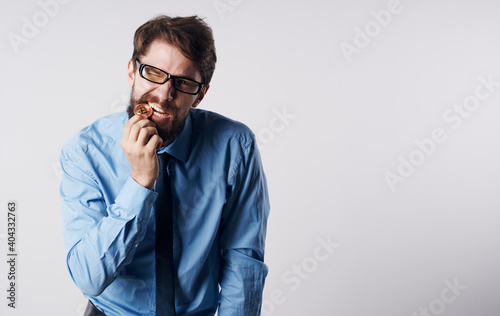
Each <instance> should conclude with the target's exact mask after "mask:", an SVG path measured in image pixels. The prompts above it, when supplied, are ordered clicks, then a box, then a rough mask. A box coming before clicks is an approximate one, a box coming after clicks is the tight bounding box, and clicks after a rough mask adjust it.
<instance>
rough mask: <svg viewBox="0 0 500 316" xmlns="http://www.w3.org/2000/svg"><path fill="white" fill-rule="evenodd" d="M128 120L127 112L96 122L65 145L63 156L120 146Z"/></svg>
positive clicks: (83, 129)
mask: <svg viewBox="0 0 500 316" xmlns="http://www.w3.org/2000/svg"><path fill="white" fill-rule="evenodd" d="M127 120H128V116H127V113H126V112H120V113H115V114H111V115H108V116H105V117H103V118H100V119H98V120H96V121H95V122H93V123H92V124H90V125H89V126H86V127H84V128H82V129H81V130H80V131H78V133H76V134H75V135H74V136H73V137H72V138H71V139H70V140H69V141H68V142H67V143H66V144H65V145H64V147H63V149H62V154H65V153H66V154H70V153H71V152H80V153H82V152H83V153H86V152H88V151H89V150H93V149H100V150H106V147H109V146H115V145H116V144H119V143H120V141H121V136H122V132H123V127H124V126H125V123H126V122H127ZM108 149H109V148H108Z"/></svg>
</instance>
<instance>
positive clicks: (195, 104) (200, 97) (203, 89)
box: [193, 84, 210, 108]
mask: <svg viewBox="0 0 500 316" xmlns="http://www.w3.org/2000/svg"><path fill="white" fill-rule="evenodd" d="M209 88H210V84H207V85H206V86H204V87H203V88H201V91H200V93H198V96H197V97H196V101H195V102H194V104H193V108H195V107H197V106H198V104H200V102H201V100H203V98H204V97H205V94H207V91H208V89H209Z"/></svg>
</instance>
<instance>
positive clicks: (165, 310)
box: [155, 153, 175, 316]
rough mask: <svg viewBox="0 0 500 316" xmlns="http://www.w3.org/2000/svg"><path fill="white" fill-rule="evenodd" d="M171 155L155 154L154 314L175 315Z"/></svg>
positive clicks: (162, 315) (161, 315)
mask: <svg viewBox="0 0 500 316" xmlns="http://www.w3.org/2000/svg"><path fill="white" fill-rule="evenodd" d="M169 158H170V155H169V154H167V153H163V154H159V155H158V162H159V165H160V173H159V175H158V179H156V188H155V190H156V192H158V198H157V199H156V243H155V245H156V246H155V251H156V315H160V316H171V315H175V295H174V259H173V251H172V248H173V229H172V222H173V220H172V215H173V211H172V188H171V186H170V176H169V175H168V172H167V164H168V160H169Z"/></svg>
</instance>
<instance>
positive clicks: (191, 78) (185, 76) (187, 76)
mask: <svg viewBox="0 0 500 316" xmlns="http://www.w3.org/2000/svg"><path fill="white" fill-rule="evenodd" d="M135 60H136V61H137V62H138V63H139V64H143V63H141V62H140V61H139V58H136V59H135ZM143 65H146V66H149V67H153V68H155V69H158V70H161V71H163V72H165V73H167V74H170V75H171V76H174V77H178V78H186V79H190V80H193V81H196V82H200V83H201V81H198V80H196V79H194V78H193V77H191V76H189V75H174V74H172V73H170V72H168V71H165V70H163V69H161V68H159V67H156V66H153V65H150V64H143Z"/></svg>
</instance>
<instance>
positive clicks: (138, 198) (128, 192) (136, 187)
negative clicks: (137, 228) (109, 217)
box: [115, 176, 158, 220]
mask: <svg viewBox="0 0 500 316" xmlns="http://www.w3.org/2000/svg"><path fill="white" fill-rule="evenodd" d="M157 197H158V193H156V192H154V191H151V190H149V189H147V188H145V187H143V186H142V185H140V184H139V183H137V182H135V180H134V179H132V177H130V176H129V177H128V178H127V181H125V184H124V185H123V187H122V189H121V191H120V193H119V194H118V196H117V197H116V201H115V203H116V204H117V205H118V206H119V207H118V208H116V211H118V214H115V215H117V216H120V217H122V218H132V217H135V216H137V217H138V218H139V219H140V220H148V219H149V214H150V212H151V208H152V207H153V205H154V204H155V201H156V198H157Z"/></svg>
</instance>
